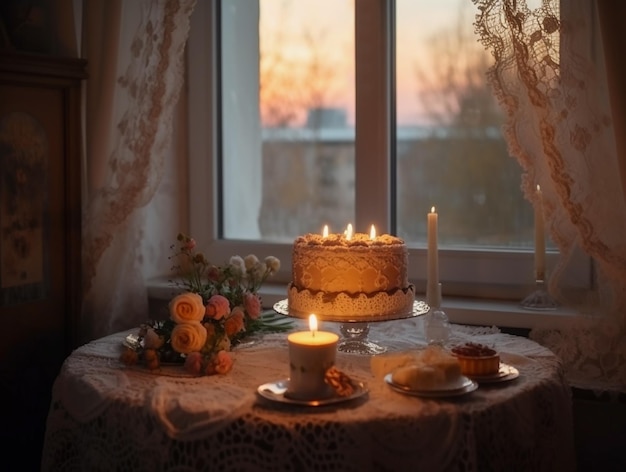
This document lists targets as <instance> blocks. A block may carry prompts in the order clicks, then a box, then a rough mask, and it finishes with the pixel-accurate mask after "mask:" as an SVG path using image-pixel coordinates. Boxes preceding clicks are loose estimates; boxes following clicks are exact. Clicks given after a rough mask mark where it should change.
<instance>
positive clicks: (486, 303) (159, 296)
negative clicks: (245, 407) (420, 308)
mask: <svg viewBox="0 0 626 472" xmlns="http://www.w3.org/2000/svg"><path fill="white" fill-rule="evenodd" d="M174 291H175V290H174V289H173V288H172V285H171V284H170V283H169V282H168V280H167V279H165V278H162V279H153V280H151V281H150V282H149V284H148V297H149V299H150V300H152V301H161V302H164V301H167V300H169V299H170V298H171V297H172V294H173V292H174ZM261 296H262V298H263V305H264V306H265V307H266V308H271V307H272V306H273V305H274V303H276V302H278V301H280V300H283V299H284V298H286V296H287V293H286V288H285V285H283V284H265V285H264V286H263V287H262V289H261ZM418 298H422V297H421V296H420V295H418ZM442 308H443V310H444V311H445V312H446V314H447V315H448V319H449V320H450V321H451V322H452V323H458V324H467V325H478V326H497V327H499V328H514V329H520V330H530V329H535V328H551V329H554V328H559V327H561V326H565V325H566V324H567V323H569V322H570V320H571V318H572V317H573V316H575V315H576V312H575V311H574V310H571V309H567V308H558V309H556V310H549V311H535V310H525V309H523V308H521V307H520V306H519V303H518V302H514V301H504V300H488V299H476V298H456V297H445V298H444V300H443V305H442Z"/></svg>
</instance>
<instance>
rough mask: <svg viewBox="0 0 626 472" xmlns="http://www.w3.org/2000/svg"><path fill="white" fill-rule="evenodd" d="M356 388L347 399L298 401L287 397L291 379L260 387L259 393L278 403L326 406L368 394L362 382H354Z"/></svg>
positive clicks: (335, 397) (332, 398)
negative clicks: (286, 393)
mask: <svg viewBox="0 0 626 472" xmlns="http://www.w3.org/2000/svg"><path fill="white" fill-rule="evenodd" d="M354 386H355V389H354V393H352V395H348V396H346V397H340V396H339V395H335V396H332V397H328V398H323V399H320V400H298V399H295V398H289V397H286V396H285V392H286V391H287V387H289V379H283V380H276V381H274V382H268V383H265V384H263V385H259V387H258V388H257V393H258V394H259V395H261V396H262V397H263V398H265V399H267V400H270V401H272V402H276V403H285V404H289V405H302V406H325V405H332V404H335V403H343V402H347V401H350V400H355V399H356V398H359V397H361V396H363V395H365V394H366V393H367V392H368V390H367V387H366V386H365V384H364V383H362V382H354Z"/></svg>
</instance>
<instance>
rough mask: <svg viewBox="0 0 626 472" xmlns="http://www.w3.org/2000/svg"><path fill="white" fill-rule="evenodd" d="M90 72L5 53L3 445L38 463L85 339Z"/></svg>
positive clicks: (75, 64)
mask: <svg viewBox="0 0 626 472" xmlns="http://www.w3.org/2000/svg"><path fill="white" fill-rule="evenodd" d="M85 66H86V64H85V61H83V60H80V59H59V58H54V57H49V56H39V55H30V54H23V53H19V54H18V53H0V327H1V329H0V410H1V412H2V415H3V419H5V418H6V420H5V421H3V428H2V433H0V434H1V436H0V442H1V443H2V444H3V445H4V446H7V445H8V446H9V448H8V449H7V450H8V451H10V454H11V451H16V448H17V447H22V448H25V450H27V451H28V452H27V454H23V453H21V454H20V457H21V460H22V461H23V460H26V461H33V462H35V463H36V461H37V460H38V457H39V453H40V451H41V445H42V438H43V431H44V427H45V419H46V414H47V410H48V407H49V401H50V388H51V386H52V382H53V381H54V378H55V377H56V375H57V373H58V370H59V368H60V366H61V364H62V362H63V360H64V359H65V357H66V356H67V355H68V354H69V353H70V352H71V350H72V349H73V348H74V347H76V346H75V343H76V342H77V339H78V337H77V333H78V321H79V316H80V309H81V288H80V287H81V264H80V260H81V217H80V216H81V132H80V130H81V120H80V111H81V110H80V104H81V81H82V80H83V79H84V78H85V77H86V72H85ZM13 446H14V447H13ZM9 463H10V464H11V463H12V462H11V460H9ZM31 465H37V464H29V463H28V462H27V463H24V462H21V466H22V467H23V469H21V470H30V469H31V467H30V466H31ZM37 468H38V467H37Z"/></svg>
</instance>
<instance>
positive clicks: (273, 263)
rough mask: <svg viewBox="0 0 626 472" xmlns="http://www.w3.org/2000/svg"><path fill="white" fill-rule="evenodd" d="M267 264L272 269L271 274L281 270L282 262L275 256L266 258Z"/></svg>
mask: <svg viewBox="0 0 626 472" xmlns="http://www.w3.org/2000/svg"><path fill="white" fill-rule="evenodd" d="M265 264H266V265H267V267H269V269H270V273H272V274H275V273H276V272H278V269H280V260H279V259H278V258H276V257H274V256H267V257H266V258H265Z"/></svg>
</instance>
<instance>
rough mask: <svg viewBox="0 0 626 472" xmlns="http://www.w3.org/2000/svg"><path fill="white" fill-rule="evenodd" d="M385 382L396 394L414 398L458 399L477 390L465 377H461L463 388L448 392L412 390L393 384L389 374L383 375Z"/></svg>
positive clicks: (474, 384)
mask: <svg viewBox="0 0 626 472" xmlns="http://www.w3.org/2000/svg"><path fill="white" fill-rule="evenodd" d="M385 382H387V384H388V385H389V386H390V387H391V388H392V389H394V390H395V391H396V392H400V393H404V394H405V395H413V396H416V397H426V398H446V397H459V396H461V395H467V394H468V393H470V392H473V391H474V390H476V389H477V388H478V383H476V382H474V381H473V380H472V379H469V378H467V377H463V386H461V387H458V388H452V389H448V390H414V389H412V388H409V387H407V386H405V385H400V384H397V383H395V382H394V381H393V379H392V378H391V374H390V373H389V374H387V375H385Z"/></svg>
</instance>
